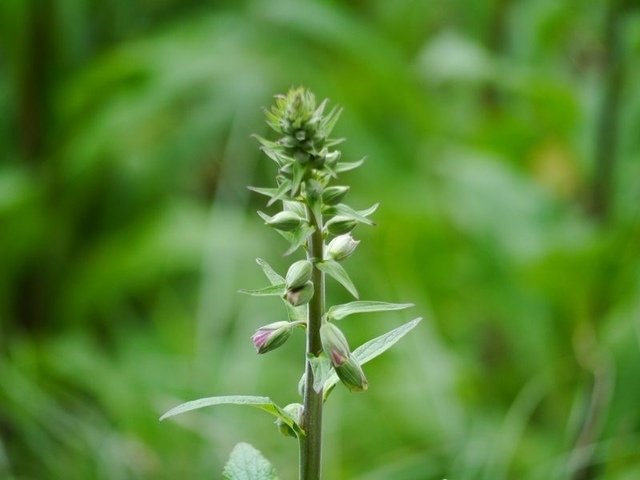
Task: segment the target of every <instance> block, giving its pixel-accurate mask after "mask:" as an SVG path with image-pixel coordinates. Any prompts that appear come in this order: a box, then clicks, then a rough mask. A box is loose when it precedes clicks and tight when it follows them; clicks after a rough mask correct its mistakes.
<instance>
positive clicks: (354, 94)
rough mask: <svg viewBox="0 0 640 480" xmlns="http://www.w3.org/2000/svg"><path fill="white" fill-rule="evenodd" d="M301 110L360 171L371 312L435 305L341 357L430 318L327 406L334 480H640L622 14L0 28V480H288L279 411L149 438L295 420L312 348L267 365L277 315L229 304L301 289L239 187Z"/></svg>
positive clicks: (635, 270) (184, 1)
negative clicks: (283, 415)
mask: <svg viewBox="0 0 640 480" xmlns="http://www.w3.org/2000/svg"><path fill="white" fill-rule="evenodd" d="M297 85H306V86H308V87H310V88H311V89H313V90H314V91H315V92H316V94H317V95H318V96H319V97H320V98H324V97H329V98H330V99H331V100H332V102H334V103H337V104H340V105H342V106H343V107H344V109H345V112H344V114H343V117H342V120H341V122H340V123H339V124H338V126H337V127H336V133H337V135H339V136H344V137H347V138H348V142H347V143H345V144H344V149H343V151H344V157H343V158H345V159H348V160H356V159H358V158H360V157H362V156H364V155H367V156H368V161H367V163H366V164H365V166H364V167H362V168H361V169H359V170H357V171H355V172H351V173H348V174H345V175H344V179H345V182H347V183H349V184H351V185H352V191H351V193H350V197H349V203H350V204H351V205H353V206H354V207H356V208H365V207H368V206H369V205H371V204H372V203H375V202H378V201H379V202H381V207H380V209H379V210H378V212H377V213H376V214H375V219H376V221H377V223H378V225H377V226H376V227H375V228H372V229H367V228H366V227H362V226H360V227H358V229H357V230H356V232H355V233H356V236H357V237H358V238H360V239H361V240H362V244H361V246H360V248H359V249H358V252H357V255H355V256H354V257H353V258H352V259H350V260H349V261H348V262H347V268H348V270H349V271H350V272H351V274H352V277H353V279H354V281H355V282H356V284H357V285H358V288H359V289H360V291H361V296H362V298H365V299H379V300H387V301H399V302H404V301H413V302H415V303H416V307H415V308H414V309H413V311H411V312H408V313H405V312H400V313H392V314H376V315H371V316H368V317H367V316H362V315H361V316H355V317H352V318H350V319H349V320H347V321H345V323H344V324H343V325H344V328H345V330H346V331H347V334H348V336H349V337H350V339H351V342H352V344H353V345H354V346H355V345H358V344H360V343H362V342H364V341H365V340H367V339H369V338H371V337H373V336H376V335H379V334H381V333H383V332H385V331H387V330H389V329H391V328H393V327H395V326H397V325H399V324H400V323H402V322H403V321H406V320H408V319H410V318H413V317H414V316H418V315H421V316H424V317H425V320H424V321H423V322H422V324H421V325H420V326H419V328H417V329H416V330H415V331H414V332H413V333H412V334H411V335H410V336H408V337H407V338H405V339H403V340H402V342H401V343H399V344H398V345H397V346H396V347H395V348H394V349H393V350H391V351H390V353H387V354H385V356H383V357H381V358H379V359H376V360H375V361H373V362H372V363H370V364H368V365H367V366H366V368H365V370H366V373H367V375H368V377H369V381H370V390H369V392H367V393H366V394H350V393H348V392H347V391H346V390H345V389H343V388H338V389H337V390H336V392H335V393H334V394H333V396H332V398H331V399H330V402H329V404H328V407H327V410H326V427H325V445H326V450H325V478H327V479H332V480H340V479H345V480H352V479H358V480H388V479H391V480H422V479H425V480H431V479H442V478H448V479H449V480H462V479H491V480H502V479H504V480H506V479H545V480H549V479H572V480H586V479H616V480H618V479H619V480H633V479H637V478H640V408H639V406H640V217H639V206H640V201H639V200H640V136H639V135H638V132H640V89H639V88H638V85H640V6H639V4H638V3H637V2H636V1H632V0H627V1H623V0H610V1H604V0H567V1H558V0H518V1H516V0H491V1H487V0H452V1H446V2H445V1H426V0H423V1H419V0H395V1H389V0H370V1H362V0H361V1H338V0H334V1H320V0H317V1H310V0H306V1H302V0H297V1H296V0H272V1H259V0H255V1H217V2H215V1H203V0H181V1H179V0H139V1H131V0H111V1H108V2H107V1H99V0H57V1H56V0H3V1H2V2H0V109H1V112H2V113H1V114H0V477H1V478H6V479H62V478H64V479H71V480H73V479H110V480H111V479H114V480H115V479H177V478H185V479H191V478H193V479H199V478H219V474H220V473H219V472H220V470H221V467H222V465H223V464H224V462H225V460H226V457H227V455H228V453H229V451H230V450H231V448H232V447H233V445H234V444H235V443H237V442H238V441H242V440H245V441H250V442H252V443H253V444H254V445H255V446H256V447H258V448H259V449H260V450H261V451H262V452H263V453H264V454H265V456H267V457H268V458H269V459H270V460H271V461H272V462H273V463H274V464H275V465H276V467H277V469H278V471H279V473H280V476H281V477H282V478H283V479H287V478H295V476H296V468H297V446H296V445H295V441H294V440H292V439H289V438H285V437H283V436H281V435H279V434H278V433H277V431H276V429H275V427H274V426H273V425H272V421H271V419H270V418H269V417H267V416H265V415H264V414H263V413H262V412H259V411H253V410H251V411H245V410H243V409H242V408H239V407H219V408H217V409H211V410H203V411H199V412H193V413H191V414H188V415H184V416H182V417H179V418H176V419H175V421H174V420H171V421H167V422H163V423H162V424H161V423H159V422H158V416H159V415H160V414H161V413H162V412H164V411H165V410H166V409H168V408H169V407H171V406H174V405H175V404H177V403H179V402H181V401H184V400H189V399H193V398H197V397H201V396H209V395H220V394H227V393H236V394H259V395H268V396H270V397H272V398H273V399H274V400H275V401H276V402H278V403H280V404H287V403H289V402H293V401H297V398H298V396H297V393H296V384H297V381H298V379H299V376H300V373H301V361H302V356H303V346H302V337H301V336H298V337H296V338H294V339H293V340H290V341H289V342H288V343H287V345H286V346H284V347H283V348H281V349H280V350H279V351H278V352H274V353H270V354H269V355H266V356H264V357H258V356H257V355H255V353H254V351H253V348H252V345H251V342H250V341H249V337H250V335H251V334H252V332H253V331H254V330H255V329H256V328H257V327H258V326H259V325H262V324H264V323H269V322H271V321H276V320H280V319H282V318H283V314H284V312H282V311H281V310H280V308H281V304H280V303H279V302H278V300H277V299H268V300H262V299H252V298H246V297H241V296H240V295H237V294H236V291H237V290H238V289H239V288H257V287H260V286H262V285H264V284H265V282H264V278H262V274H261V272H260V270H259V268H258V267H257V266H256V265H255V263H254V259H255V257H258V256H261V257H264V258H266V259H267V260H268V261H270V262H271V263H272V264H273V265H274V266H275V267H276V268H277V269H280V270H281V271H283V270H284V269H286V267H287V266H288V262H289V260H288V259H284V258H282V256H281V252H283V251H284V248H285V244H284V243H283V241H282V239H281V238H280V237H279V236H277V235H276V234H275V233H274V232H272V231H271V230H270V229H268V228H266V227H264V226H263V225H262V222H261V221H260V220H259V218H258V217H257V216H256V215H255V210H257V209H259V208H264V204H263V200H264V198H262V197H258V196H255V195H253V194H251V192H249V191H248V190H247V189H246V188H245V186H246V185H248V184H253V185H259V186H271V185H272V184H273V174H274V168H273V167H274V166H273V163H272V162H270V161H269V160H267V159H266V158H265V157H264V156H262V155H260V153H259V151H258V148H257V145H256V142H255V141H253V140H252V139H251V138H250V134H251V133H254V132H257V133H260V134H263V135H268V132H267V131H266V127H265V125H264V121H263V116H262V112H261V109H262V107H265V106H268V105H270V104H271V101H272V96H273V95H274V94H276V93H279V92H283V91H285V90H287V89H288V88H289V87H290V86H297ZM298 255H300V254H298ZM295 258H298V257H295ZM329 299H330V302H332V303H339V302H343V301H347V299H348V297H347V294H346V293H345V292H344V291H343V290H342V289H341V288H339V287H338V286H336V285H331V286H330V288H329Z"/></svg>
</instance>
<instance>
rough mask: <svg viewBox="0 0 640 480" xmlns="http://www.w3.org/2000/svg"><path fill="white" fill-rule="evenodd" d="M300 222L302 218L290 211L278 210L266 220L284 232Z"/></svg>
mask: <svg viewBox="0 0 640 480" xmlns="http://www.w3.org/2000/svg"><path fill="white" fill-rule="evenodd" d="M301 223H302V218H300V217H299V216H298V215H296V214H295V213H293V212H290V211H284V212H278V213H276V214H275V215H274V216H273V217H271V218H270V219H269V220H267V225H269V226H271V227H273V228H275V229H276V230H282V231H284V232H290V231H293V230H295V229H296V228H298V227H299V226H300V224H301Z"/></svg>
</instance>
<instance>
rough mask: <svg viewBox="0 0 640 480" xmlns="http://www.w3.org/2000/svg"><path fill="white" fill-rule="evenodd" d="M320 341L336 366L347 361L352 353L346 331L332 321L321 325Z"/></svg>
mask: <svg viewBox="0 0 640 480" xmlns="http://www.w3.org/2000/svg"><path fill="white" fill-rule="evenodd" d="M320 342H321V343H322V349H323V350H324V353H325V355H326V356H327V357H329V360H330V361H331V364H332V365H333V366H334V368H336V367H339V366H340V365H342V364H343V363H345V362H346V361H347V359H348V358H349V356H350V355H351V352H350V351H349V343H348V342H347V338H346V337H345V336H344V333H342V331H341V330H340V329H339V328H338V327H337V326H335V325H334V324H333V323H331V322H326V323H324V324H323V325H322V326H321V327H320Z"/></svg>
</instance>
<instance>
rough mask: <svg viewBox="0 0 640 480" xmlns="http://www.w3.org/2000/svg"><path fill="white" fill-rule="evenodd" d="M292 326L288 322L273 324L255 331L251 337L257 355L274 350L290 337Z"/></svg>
mask: <svg viewBox="0 0 640 480" xmlns="http://www.w3.org/2000/svg"><path fill="white" fill-rule="evenodd" d="M291 330H292V325H291V323H289V322H285V321H282V322H274V323H270V324H269V325H265V326H264V327H260V328H259V329H258V330H256V333H254V334H253V336H252V337H251V341H252V342H253V346H254V347H256V351H257V352H258V353H267V352H270V351H271V350H275V349H276V348H278V347H279V346H280V345H282V344H283V343H284V342H286V341H287V339H288V338H289V337H290V336H291Z"/></svg>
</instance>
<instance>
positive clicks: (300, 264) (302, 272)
mask: <svg viewBox="0 0 640 480" xmlns="http://www.w3.org/2000/svg"><path fill="white" fill-rule="evenodd" d="M312 273H313V264H312V263H311V262H310V261H308V260H298V261H297V262H295V263H293V264H292V265H291V266H290V267H289V270H288V271H287V278H286V280H285V281H286V283H287V289H288V290H294V289H296V288H300V287H302V286H304V284H305V283H307V282H308V281H309V280H311V274H312Z"/></svg>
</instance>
